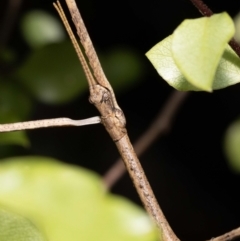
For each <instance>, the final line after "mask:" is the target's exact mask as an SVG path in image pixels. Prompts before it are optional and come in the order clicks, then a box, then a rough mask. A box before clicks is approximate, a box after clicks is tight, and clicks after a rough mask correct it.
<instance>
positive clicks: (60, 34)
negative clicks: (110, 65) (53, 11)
mask: <svg viewBox="0 0 240 241" xmlns="http://www.w3.org/2000/svg"><path fill="white" fill-rule="evenodd" d="M21 29H22V33H23V36H24V38H25V40H26V41H27V43H28V44H29V45H30V46H31V47H32V48H39V47H42V46H44V45H47V44H51V43H57V42H61V41H62V40H63V39H64V38H65V31H64V29H63V26H62V24H61V22H60V21H59V20H58V19H57V18H55V17H53V16H52V15H50V14H48V13H47V12H44V11H40V10H34V11H31V12H29V13H27V14H25V16H24V18H23V19H22V21H21Z"/></svg>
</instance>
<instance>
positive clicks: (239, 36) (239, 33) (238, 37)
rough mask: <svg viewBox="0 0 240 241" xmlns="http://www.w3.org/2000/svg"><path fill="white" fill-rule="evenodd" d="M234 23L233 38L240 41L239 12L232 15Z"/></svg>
mask: <svg viewBox="0 0 240 241" xmlns="http://www.w3.org/2000/svg"><path fill="white" fill-rule="evenodd" d="M233 20H234V24H235V30H236V31H235V35H234V38H235V40H237V42H240V12H239V13H238V14H237V15H236V16H235V17H234V19H233Z"/></svg>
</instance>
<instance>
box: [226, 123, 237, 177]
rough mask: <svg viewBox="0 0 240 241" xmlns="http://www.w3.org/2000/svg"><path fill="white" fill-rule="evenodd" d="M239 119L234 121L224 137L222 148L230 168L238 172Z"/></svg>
mask: <svg viewBox="0 0 240 241" xmlns="http://www.w3.org/2000/svg"><path fill="white" fill-rule="evenodd" d="M239 147H240V120H236V121H234V122H233V123H232V124H231V125H230V126H229V127H228V129H227V131H226V133H225V137H224V150H225V154H226V156H227V160H228V164H229V166H230V167H231V169H232V170H233V171H235V172H237V173H240V148H239Z"/></svg>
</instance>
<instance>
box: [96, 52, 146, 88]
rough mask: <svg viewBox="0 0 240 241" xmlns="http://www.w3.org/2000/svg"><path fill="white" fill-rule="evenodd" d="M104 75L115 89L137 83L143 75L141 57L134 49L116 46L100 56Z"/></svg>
mask: <svg viewBox="0 0 240 241" xmlns="http://www.w3.org/2000/svg"><path fill="white" fill-rule="evenodd" d="M100 60H101V64H102V66H103V70H104V72H105V73H106V76H107V78H108V80H109V82H110V83H111V85H112V86H113V89H114V90H115V91H123V90H126V89H128V88H130V87H132V86H133V85H135V84H137V83H138V82H139V80H140V79H141V78H142V77H143V75H144V68H143V64H142V59H141V57H140V55H138V54H137V53H136V52H135V51H134V50H132V49H128V48H126V47H116V48H114V49H111V50H109V51H108V52H107V53H105V54H104V56H100Z"/></svg>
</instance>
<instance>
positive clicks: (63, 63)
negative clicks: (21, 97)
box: [17, 42, 87, 104]
mask: <svg viewBox="0 0 240 241" xmlns="http://www.w3.org/2000/svg"><path fill="white" fill-rule="evenodd" d="M17 74H18V76H19V78H20V80H21V83H23V84H24V85H25V86H26V87H27V89H28V90H29V91H30V92H31V93H32V95H33V96H35V97H36V98H37V99H38V100H40V101H42V102H45V103H48V104H60V103H66V102H68V101H71V100H72V99H73V98H76V96H78V95H80V94H81V93H82V92H83V91H85V90H86V88H87V81H86V77H85V75H84V73H83V70H82V67H81V65H80V63H79V61H78V58H77V55H76V53H75V51H74V49H73V47H72V44H71V43H70V42H64V43H60V44H53V45H47V46H45V47H43V48H41V49H37V50H36V51H34V52H33V53H32V54H31V55H30V56H29V57H28V59H27V60H26V62H25V63H24V65H23V66H22V67H21V68H20V69H19V71H18V73H17Z"/></svg>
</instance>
